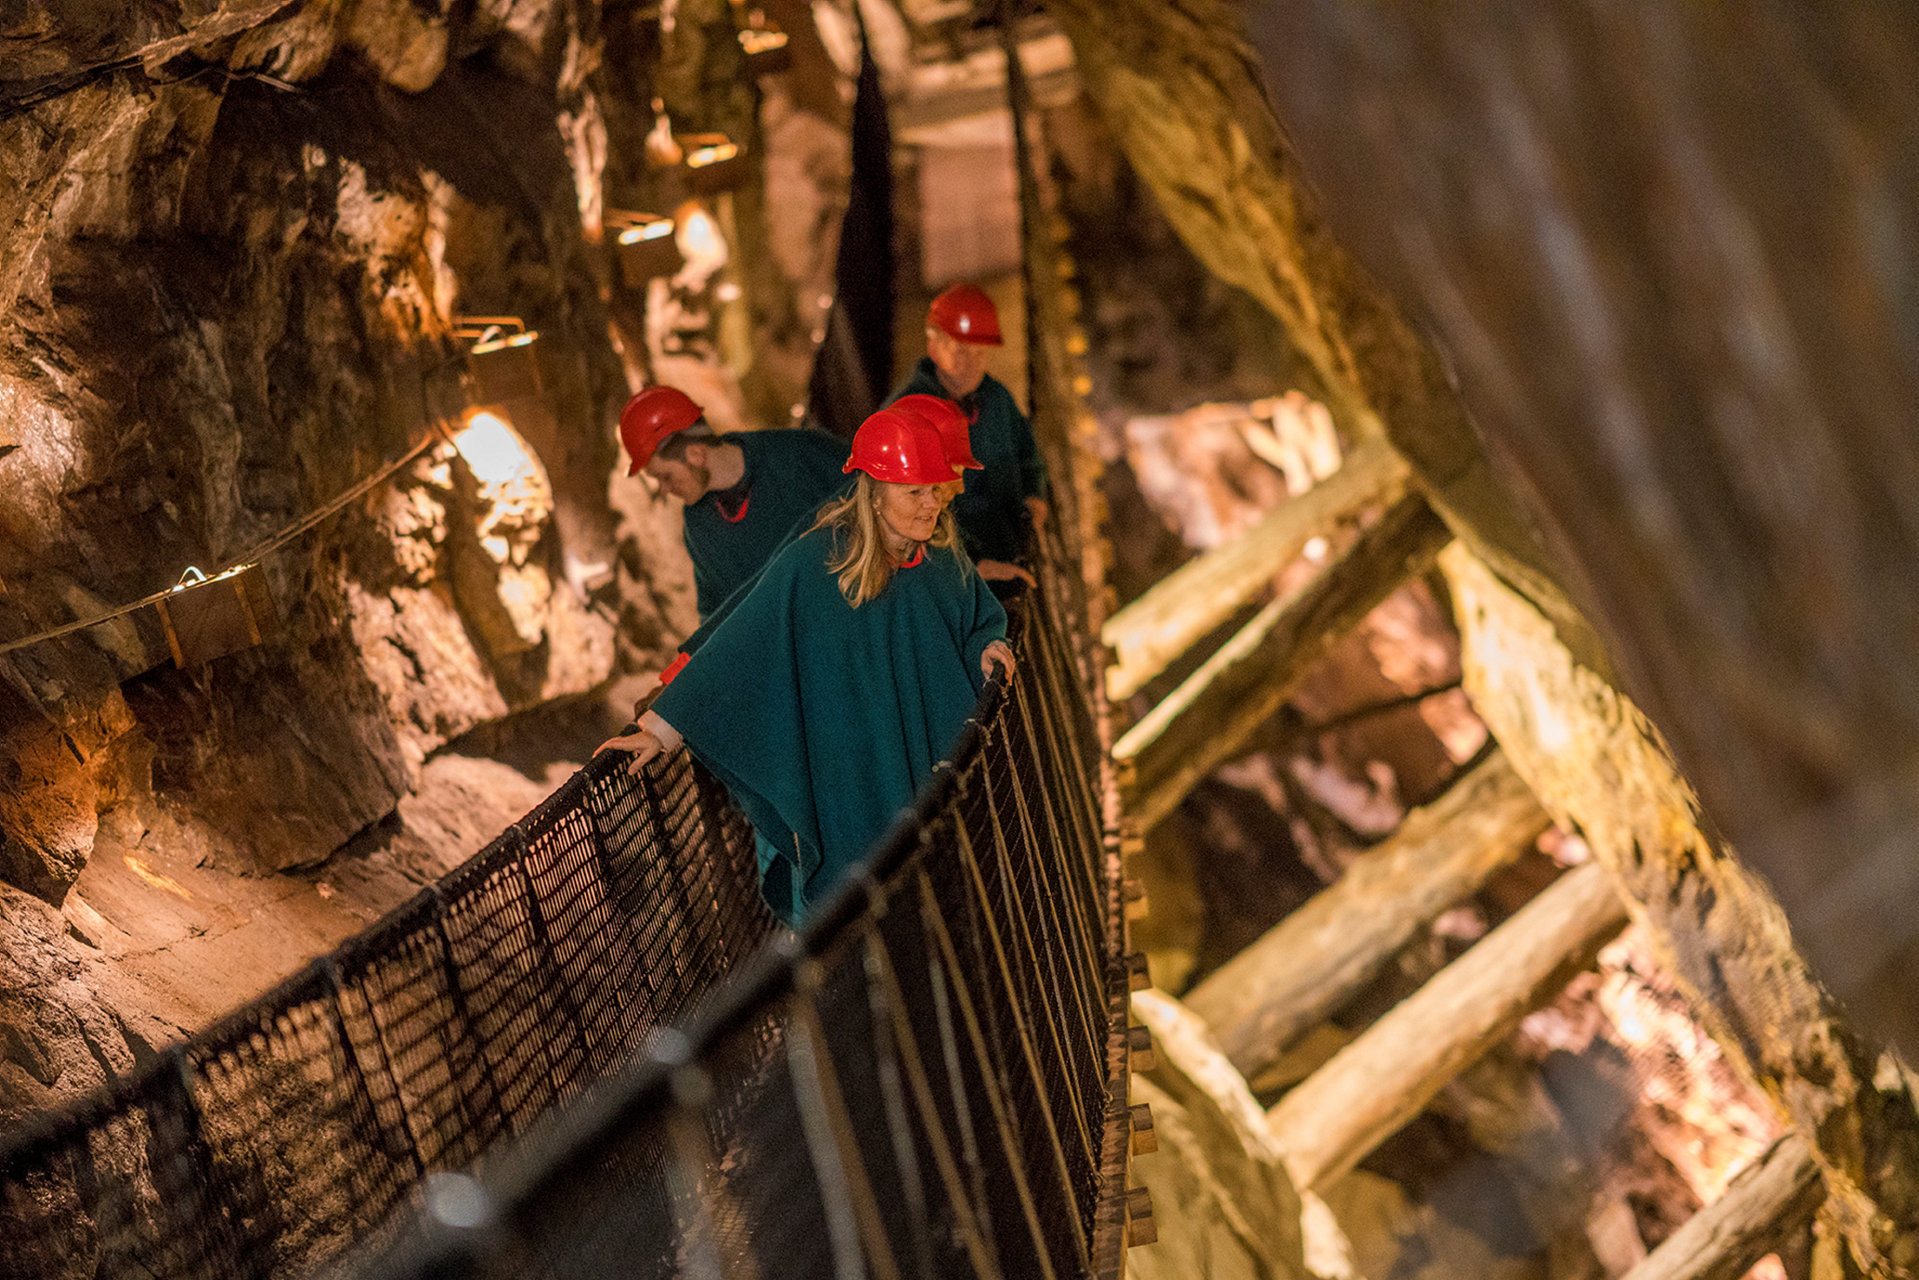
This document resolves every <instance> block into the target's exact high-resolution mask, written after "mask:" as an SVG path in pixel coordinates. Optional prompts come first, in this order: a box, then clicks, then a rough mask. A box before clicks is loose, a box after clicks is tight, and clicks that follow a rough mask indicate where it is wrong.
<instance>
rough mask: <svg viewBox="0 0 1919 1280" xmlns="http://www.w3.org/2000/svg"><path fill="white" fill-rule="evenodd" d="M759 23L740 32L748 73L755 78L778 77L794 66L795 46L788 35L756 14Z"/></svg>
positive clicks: (741, 46) (756, 22)
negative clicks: (777, 75)
mask: <svg viewBox="0 0 1919 1280" xmlns="http://www.w3.org/2000/svg"><path fill="white" fill-rule="evenodd" d="M753 16H754V18H755V19H757V21H755V22H754V24H753V25H752V26H750V27H748V28H746V29H745V30H744V31H742V32H740V48H741V49H742V50H744V51H745V53H746V73H747V74H748V75H750V76H753V77H755V78H757V77H759V76H770V75H776V74H778V73H779V72H782V71H785V70H786V69H787V68H789V67H791V66H792V65H793V46H792V43H791V42H790V41H789V40H788V39H787V36H786V33H785V32H784V31H781V30H780V29H779V28H778V27H776V26H774V25H773V24H772V23H771V22H768V21H767V20H766V19H765V18H764V17H761V16H760V14H759V13H758V11H757V10H756V11H755V12H754V15H753Z"/></svg>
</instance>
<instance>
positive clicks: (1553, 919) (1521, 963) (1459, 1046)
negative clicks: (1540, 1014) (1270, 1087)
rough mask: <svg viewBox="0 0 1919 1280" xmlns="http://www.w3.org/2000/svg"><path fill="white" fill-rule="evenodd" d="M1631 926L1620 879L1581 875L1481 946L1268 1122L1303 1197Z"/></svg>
mask: <svg viewBox="0 0 1919 1280" xmlns="http://www.w3.org/2000/svg"><path fill="white" fill-rule="evenodd" d="M1625 923H1626V911H1625V908H1624V907H1623V906H1622V905H1621V904H1620V901H1619V895H1618V894H1617V893H1616V892H1615V891H1614V889H1613V882H1612V879H1611V877H1610V876H1609V875H1608V874H1607V872H1606V870H1605V868H1603V867H1601V866H1599V865H1598V864H1597V863H1588V864H1587V865H1586V866H1583V867H1578V868H1575V869H1574V870H1572V871H1570V872H1568V873H1567V874H1566V875H1564V876H1562V877H1560V879H1559V880H1558V881H1556V882H1555V883H1554V884H1553V885H1552V886H1551V887H1550V888H1548V889H1547V890H1546V891H1545V892H1543V893H1541V894H1540V895H1539V896H1538V897H1537V898H1535V899H1533V900H1532V901H1531V902H1529V903H1527V904H1526V906H1525V907H1523V908H1521V909H1520V911H1519V912H1518V913H1517V914H1515V915H1514V916H1513V917H1512V918H1511V919H1509V920H1507V921H1506V922H1505V923H1504V924H1502V925H1500V926H1499V927H1498V928H1497V929H1494V930H1493V931H1492V932H1491V933H1489V934H1487V935H1486V936H1485V937H1484V938H1481V939H1480V940H1479V942H1478V943H1477V944H1476V945H1475V946H1474V947H1473V948H1472V949H1471V950H1469V951H1468V952H1466V954H1465V955H1463V956H1461V957H1460V958H1459V959H1457V960H1455V961H1453V962H1452V963H1451V964H1449V965H1447V966H1446V967H1445V968H1444V969H1442V970H1440V971H1439V973H1437V974H1436V975H1434V977H1433V979H1432V980H1431V981H1430V982H1428V983H1427V984H1426V985H1425V986H1423V987H1421V988H1420V989H1419V990H1418V991H1416V992H1414V993H1413V994H1412V995H1411V996H1409V997H1408V998H1407V999H1405V1000H1403V1001H1401V1002H1400V1004H1399V1005H1398V1006H1397V1007H1396V1008H1394V1009H1393V1010H1392V1012H1390V1013H1388V1014H1387V1015H1386V1016H1385V1017H1383V1018H1381V1019H1380V1020H1379V1021H1378V1022H1376V1023H1374V1024H1373V1025H1372V1026H1371V1027H1369V1028H1368V1029H1367V1030H1366V1032H1365V1034H1363V1035H1361V1036H1360V1037H1359V1039H1357V1040H1355V1041H1353V1042H1352V1043H1351V1044H1349V1045H1347V1046H1346V1047H1345V1048H1344V1049H1342V1050H1340V1052H1339V1053H1338V1054H1336V1055H1334V1057H1333V1060H1332V1061H1331V1062H1328V1063H1327V1064H1326V1065H1325V1066H1323V1067H1321V1068H1320V1069H1319V1070H1318V1071H1316V1072H1314V1073H1313V1074H1312V1075H1311V1076H1310V1077H1308V1078H1307V1080H1306V1081H1305V1083H1303V1084H1301V1085H1300V1086H1299V1087H1298V1088H1297V1089H1294V1090H1293V1091H1292V1092H1291V1093H1289V1094H1287V1095H1286V1097H1285V1098H1283V1099H1282V1100H1281V1101H1280V1103H1279V1105H1278V1106H1276V1107H1274V1108H1273V1109H1272V1110H1271V1111H1270V1112H1268V1113H1267V1122H1268V1124H1269V1125H1270V1127H1271V1129H1272V1132H1273V1139H1274V1141H1275V1142H1276V1143H1277V1144H1278V1145H1279V1147H1280V1149H1281V1150H1282V1151H1284V1152H1285V1161H1286V1170H1287V1172H1288V1173H1290V1174H1291V1175H1292V1178H1293V1183H1294V1185H1295V1186H1297V1187H1299V1188H1300V1189H1301V1190H1302V1191H1304V1190H1309V1189H1311V1188H1314V1187H1319V1186H1324V1185H1325V1184H1326V1183H1328V1182H1330V1181H1332V1180H1333V1179H1334V1178H1337V1177H1339V1176H1340V1175H1341V1174H1343V1173H1345V1172H1346V1171H1348V1170H1349V1169H1351V1168H1352V1167H1353V1166H1354V1165H1355V1164H1357V1163H1359V1161H1360V1160H1361V1159H1363V1158H1364V1157H1365V1155H1366V1153H1367V1152H1369V1151H1371V1150H1372V1149H1373V1148H1374V1147H1376V1146H1378V1145H1379V1143H1380V1142H1382V1141H1383V1140H1385V1139H1386V1138H1387V1137H1388V1136H1389V1135H1391V1134H1392V1133H1393V1132H1394V1131H1396V1130H1397V1129H1398V1128H1399V1127H1400V1126H1401V1125H1403V1124H1405V1123H1406V1122H1407V1121H1408V1120H1411V1119H1412V1118H1413V1117H1414V1116H1416V1115H1418V1114H1419V1112H1420V1111H1421V1110H1422V1109H1424V1107H1425V1106H1426V1104H1427V1103H1428V1102H1430V1101H1431V1100H1432V1097H1433V1095H1434V1094H1436V1093H1438V1092H1439V1090H1440V1089H1441V1088H1442V1087H1444V1085H1445V1084H1446V1082H1447V1081H1449V1080H1451V1079H1452V1078H1453V1077H1454V1076H1456V1075H1458V1074H1459V1072H1460V1071H1462V1070H1464V1069H1465V1068H1466V1067H1467V1066H1468V1065H1470V1064H1471V1063H1472V1062H1473V1060H1474V1059H1476V1058H1478V1057H1479V1055H1480V1054H1482V1053H1484V1052H1485V1051H1486V1050H1487V1049H1488V1048H1490V1047H1491V1046H1492V1045H1493V1043H1494V1042H1496V1041H1497V1040H1498V1039H1499V1038H1500V1037H1502V1036H1504V1035H1505V1034H1506V1033H1507V1032H1508V1031H1510V1030H1511V1029H1512V1028H1513V1026H1514V1025H1515V1024H1517V1023H1518V1021H1519V1020H1520V1019H1521V1018H1522V1017H1524V1016H1525V1015H1526V1014H1527V1013H1529V1012H1531V1011H1532V1010H1533V1009H1534V1008H1536V1007H1537V1006H1538V1005H1539V1004H1540V1003H1542V1002H1543V1001H1544V1000H1546V999H1548V998H1549V997H1551V996H1552V995H1553V993H1555V992H1556V991H1558V990H1559V989H1560V987H1562V986H1564V985H1565V983H1566V981H1567V980H1568V979H1569V978H1571V977H1572V976H1573V975H1574V974H1576V973H1578V972H1580V971H1581V970H1582V969H1585V968H1586V967H1587V966H1589V965H1590V964H1591V963H1592V961H1593V957H1594V956H1595V955H1597V954H1598V952H1599V949H1600V947H1602V946H1604V945H1605V944H1606V942H1607V941H1608V940H1609V939H1611V938H1612V937H1613V935H1614V934H1616V933H1618V932H1619V930H1620V929H1621V928H1622V927H1623V926H1624V925H1625Z"/></svg>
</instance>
